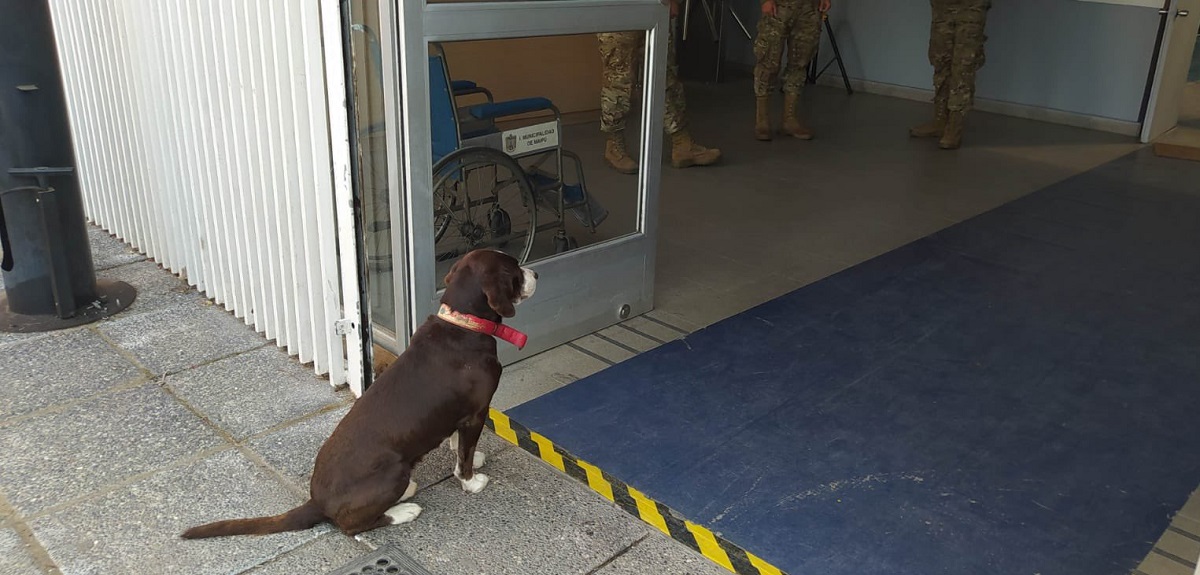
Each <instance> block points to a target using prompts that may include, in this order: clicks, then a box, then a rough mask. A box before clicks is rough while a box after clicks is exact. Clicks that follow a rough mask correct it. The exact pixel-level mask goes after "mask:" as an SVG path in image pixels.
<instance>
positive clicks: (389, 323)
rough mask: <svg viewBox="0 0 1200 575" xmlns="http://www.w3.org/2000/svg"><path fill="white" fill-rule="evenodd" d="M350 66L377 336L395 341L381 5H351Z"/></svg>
mask: <svg viewBox="0 0 1200 575" xmlns="http://www.w3.org/2000/svg"><path fill="white" fill-rule="evenodd" d="M349 11H350V18H349V20H350V30H349V31H348V34H349V38H350V66H351V75H352V78H351V79H352V90H353V93H354V102H353V106H352V107H353V112H354V123H355V126H354V128H355V129H356V134H355V141H356V143H357V150H356V151H357V154H356V156H355V157H354V158H353V160H354V162H355V163H356V164H357V165H356V170H355V173H354V178H355V179H356V182H355V185H356V186H357V188H358V189H359V190H360V191H361V194H362V202H363V219H364V221H363V230H364V234H365V236H366V237H365V244H366V256H367V281H368V284H369V292H368V293H369V297H370V300H371V301H370V306H371V318H372V322H373V323H374V324H375V328H376V329H377V330H383V331H384V332H385V333H386V334H388V335H389V336H391V337H392V338H394V337H395V334H396V309H395V306H396V298H395V291H394V286H393V279H392V268H393V265H395V262H394V260H393V257H392V234H391V217H390V211H389V205H388V165H387V158H388V148H387V128H388V126H387V122H386V120H385V116H384V107H383V106H384V103H383V70H382V68H381V66H382V65H383V56H382V50H381V48H380V43H379V30H380V24H379V12H378V2H377V1H376V0H350V2H349Z"/></svg>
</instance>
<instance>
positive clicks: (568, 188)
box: [529, 170, 608, 228]
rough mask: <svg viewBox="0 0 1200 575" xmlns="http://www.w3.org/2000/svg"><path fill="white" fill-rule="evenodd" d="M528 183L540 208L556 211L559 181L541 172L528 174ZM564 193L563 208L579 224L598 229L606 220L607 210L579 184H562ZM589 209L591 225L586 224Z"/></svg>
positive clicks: (534, 171)
mask: <svg viewBox="0 0 1200 575" xmlns="http://www.w3.org/2000/svg"><path fill="white" fill-rule="evenodd" d="M529 183H530V184H532V185H533V188H534V190H535V195H536V196H537V201H538V203H539V204H541V205H542V207H544V208H546V209H549V210H551V211H554V212H557V211H558V190H559V181H558V180H557V179H555V178H554V177H553V176H551V175H550V174H547V173H546V172H543V171H541V170H533V171H531V172H529ZM561 187H562V189H563V190H564V192H565V197H564V201H563V204H564V207H565V208H566V209H567V210H568V211H570V212H571V213H572V214H574V216H575V219H577V220H579V223H581V224H583V225H585V226H589V227H593V228H595V227H600V224H601V223H603V222H604V220H606V219H608V210H607V209H605V208H604V206H602V205H600V202H598V201H596V198H594V197H593V196H592V195H591V194H588V193H587V191H586V190H584V189H583V186H581V185H579V184H566V183H563V184H562V186H561ZM589 207H590V208H591V216H592V221H591V223H589V222H588V208H589Z"/></svg>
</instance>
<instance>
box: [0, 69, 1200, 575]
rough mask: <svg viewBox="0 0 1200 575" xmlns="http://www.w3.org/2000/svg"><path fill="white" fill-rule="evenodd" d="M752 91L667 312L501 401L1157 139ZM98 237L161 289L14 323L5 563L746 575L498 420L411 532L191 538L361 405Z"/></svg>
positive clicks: (542, 360) (669, 290)
mask: <svg viewBox="0 0 1200 575" xmlns="http://www.w3.org/2000/svg"><path fill="white" fill-rule="evenodd" d="M746 93H748V86H746V85H744V84H727V85H722V86H693V87H691V88H690V90H689V98H690V102H689V103H690V106H691V109H690V116H691V117H692V118H693V119H694V122H695V126H694V131H695V133H696V136H697V139H698V140H700V141H701V142H702V143H705V144H712V145H717V144H718V143H719V145H720V146H721V147H722V148H723V149H724V151H725V154H726V158H725V161H724V163H723V165H722V166H720V167H712V168H705V169H691V170H685V171H675V170H672V169H670V168H666V169H665V173H664V182H663V192H662V201H663V207H662V220H661V222H660V223H661V226H662V238H663V241H662V244H661V246H660V252H659V267H658V277H659V284H658V288H657V291H656V299H657V309H656V310H655V311H654V312H652V313H650V314H648V315H647V316H645V317H639V318H634V319H632V320H629V321H627V322H625V323H624V324H622V325H619V326H614V327H611V328H608V329H606V330H603V331H601V332H599V333H597V334H593V335H589V336H587V337H585V338H581V339H580V340H578V341H575V342H570V343H569V344H566V345H563V346H560V347H558V348H555V349H553V350H551V351H548V352H545V353H543V354H540V355H538V356H535V357H533V358H530V359H528V360H526V361H524V362H521V363H519V364H516V365H513V366H510V367H509V368H507V370H506V372H505V376H504V381H503V383H502V387H501V391H500V392H499V393H498V394H497V397H496V400H495V406H496V407H498V408H501V409H504V408H507V407H511V406H513V405H516V404H518V403H521V402H524V401H528V400H529V399H531V398H533V397H536V396H537V395H540V394H542V393H545V392H547V391H549V390H551V389H554V388H556V387H559V386H561V385H564V384H566V383H568V382H570V381H573V380H574V379H577V378H579V377H583V376H586V375H589V374H591V373H594V372H595V371H597V370H599V369H602V368H603V367H605V366H606V365H608V364H610V363H615V362H617V361H621V360H623V359H626V358H628V357H632V356H633V355H635V354H636V353H638V352H641V351H645V350H646V349H650V348H653V347H654V346H656V345H659V344H661V343H662V342H663V341H668V340H670V339H674V338H677V337H680V335H682V334H683V333H686V332H688V331H691V330H694V329H697V328H699V327H702V326H704V325H707V324H709V323H712V322H714V321H717V320H719V319H721V318H724V317H727V316H729V315H732V314H734V313H737V312H739V311H741V310H743V309H746V308H748V307H751V306H753V305H755V304H757V303H760V302H762V301H765V300H767V299H769V298H771V297H774V296H777V295H780V294H782V293H785V292H787V291H789V290H792V289H795V288H797V287H800V286H802V285H804V284H807V283H809V282H812V281H815V280H817V279H820V278H822V277H825V276H827V275H829V274H831V273H834V272H836V271H838V270H841V269H844V268H846V267H848V266H852V265H854V264H856V263H859V262H861V261H864V260H865V259H868V258H870V257H873V256H875V255H878V254H881V253H884V252H886V251H888V250H890V249H893V248H895V247H897V246H899V245H902V244H904V243H906V242H908V241H911V240H913V239H916V238H919V237H921V236H924V235H926V234H928V233H930V232H933V231H935V230H938V229H941V228H943V227H945V226H948V225H950V224H952V223H954V222H956V221H960V220H962V219H964V218H968V217H971V216H972V215H975V214H978V213H980V212H982V211H985V210H987V209H989V208H992V207H994V206H997V205H1000V204H1002V203H1003V202H1005V201H1008V200H1011V199H1013V198H1015V197H1018V196H1021V195H1023V194H1026V193H1029V192H1032V191H1034V190H1036V189H1039V188H1041V187H1044V186H1046V185H1048V184H1050V183H1053V182H1055V181H1058V180H1061V179H1063V178H1066V177H1069V176H1071V175H1073V174H1076V173H1079V172H1081V171H1083V170H1086V169H1088V168H1091V167H1093V166H1096V165H1098V164H1100V163H1102V162H1104V161H1107V160H1109V159H1112V158H1115V157H1117V156H1119V155H1121V154H1124V153H1127V152H1129V151H1131V150H1133V149H1136V147H1137V145H1136V144H1135V143H1133V142H1132V141H1131V139H1129V138H1123V137H1117V136H1112V135H1108V134H1101V133H1096V132H1089V131H1085V130H1077V129H1071V128H1064V127H1059V126H1051V125H1045V124H1039V123H1036V122H1029V121H1021V120H1013V119H1009V118H1002V117H997V116H988V115H984V114H978V115H976V116H974V117H973V118H972V123H971V125H970V127H969V129H968V133H967V139H966V147H964V148H963V149H961V150H958V151H957V152H943V151H939V150H937V149H936V148H935V146H934V145H933V143H932V142H927V141H913V140H910V139H909V138H908V137H907V135H906V133H905V130H906V128H907V126H908V125H910V124H912V123H914V122H918V121H921V120H923V119H924V116H925V114H926V106H924V105H922V104H919V103H914V102H907V101H902V100H895V99H889V98H882V97H876V96H871V95H868V94H856V95H854V96H852V97H846V96H845V95H844V94H842V93H840V92H838V91H836V90H833V89H829V88H814V89H812V90H811V91H810V93H809V94H808V99H807V100H808V101H807V102H806V105H807V107H808V108H809V109H810V110H812V111H814V112H815V111H820V115H819V116H816V115H814V114H810V117H813V118H814V119H813V120H812V124H813V127H814V128H815V129H816V131H817V139H816V140H814V141H811V142H800V141H784V140H779V141H775V142H771V143H760V142H756V141H753V140H752V139H751V137H750V134H751V120H752V110H751V109H750V107H749V105H748V103H747V104H746V105H730V104H729V102H741V101H747V102H748V98H744V97H743V95H744V94H746ZM577 151H579V152H580V153H581V154H586V153H587V152H586V151H585V150H577ZM586 157H587V156H585V158H586ZM592 157H593V158H594V157H595V156H592ZM585 161H586V160H585ZM593 163H595V162H593ZM598 177H599V176H598ZM93 244H94V246H95V250H96V263H97V267H98V268H101V269H102V270H103V271H101V272H100V275H101V277H105V278H112V279H122V280H125V281H129V282H131V283H133V284H135V285H136V286H137V287H138V289H139V298H138V301H137V303H135V304H134V306H133V308H132V309H130V310H128V311H127V312H125V313H123V314H121V315H120V316H118V317H117V318H114V319H111V320H108V321H105V322H101V323H98V324H94V325H91V326H86V327H81V328H75V329H72V330H66V331H63V332H56V333H52V334H45V335H39V336H13V335H4V334H0V381H3V382H4V388H3V391H0V453H3V456H2V457H3V465H0V573H4V574H7V573H55V572H63V573H122V574H137V573H159V572H163V571H167V570H171V569H175V570H179V571H183V572H187V573H255V574H264V573H285V572H286V573H293V572H309V573H323V572H325V571H327V570H329V569H332V568H334V567H337V566H339V565H341V564H342V563H344V562H346V561H348V560H350V559H352V558H354V557H356V556H359V555H361V554H363V553H366V552H367V551H369V550H370V549H371V548H372V547H373V546H374V545H378V544H380V543H382V542H390V541H394V542H397V543H399V545H400V546H401V547H402V548H403V549H404V550H406V551H407V552H409V553H411V554H412V555H413V556H414V557H416V558H417V559H418V560H419V561H421V562H422V563H424V564H425V565H426V566H427V567H429V568H430V569H431V570H432V571H433V572H435V573H447V574H452V573H479V572H481V571H485V570H486V572H488V573H513V574H517V573H522V574H524V573H581V574H582V573H604V574H610V573H614V574H615V573H650V572H653V573H661V574H663V575H670V574H675V573H679V574H682V573H713V574H715V573H723V572H725V571H723V570H722V569H720V568H718V567H716V566H714V565H712V564H711V563H708V562H707V561H706V560H705V559H703V558H702V557H700V556H699V555H697V554H694V553H692V552H691V551H689V550H687V549H685V548H683V547H682V546H680V545H678V544H676V543H675V542H672V541H670V540H667V539H665V538H664V537H662V536H661V535H660V534H659V533H658V532H657V531H655V530H653V529H651V528H649V527H647V526H646V525H644V524H642V523H641V522H639V521H637V520H635V519H633V518H632V517H630V516H627V515H626V514H624V512H622V511H620V510H619V509H618V508H617V507H615V506H614V505H612V504H610V503H608V502H607V501H605V500H604V499H602V498H601V497H600V496H598V495H596V494H594V493H592V492H591V491H590V490H588V489H587V488H586V487H584V486H582V485H581V484H578V483H575V482H574V481H573V480H571V479H569V478H566V477H565V476H563V475H561V474H559V473H558V472H556V471H553V470H552V469H551V468H550V467H548V466H546V465H544V464H542V463H541V462H539V461H537V460H535V459H534V458H533V457H531V456H529V455H527V454H526V453H524V452H523V451H521V450H519V449H516V448H512V447H509V446H508V445H507V444H506V443H504V442H503V441H501V440H499V439H497V438H496V437H495V436H493V435H491V434H490V433H489V434H488V435H487V436H486V439H485V442H486V443H485V445H486V449H485V450H486V451H487V453H488V455H489V462H488V464H487V466H486V468H485V469H486V470H487V473H489V474H490V475H491V477H492V479H493V482H492V484H490V485H489V487H488V488H487V489H485V490H484V491H483V492H482V493H480V494H478V495H467V494H465V493H463V492H462V490H461V489H460V488H459V487H458V486H457V484H456V483H455V482H453V481H446V479H447V478H449V476H450V468H451V463H450V458H449V452H448V451H446V450H439V451H438V452H437V453H435V454H433V455H431V457H430V459H429V460H428V461H427V462H426V463H425V464H424V465H423V467H422V468H421V470H420V477H419V478H418V479H419V481H420V483H421V485H422V490H421V492H419V493H418V495H417V496H416V502H418V503H420V504H422V505H423V506H424V508H425V512H424V513H423V514H422V516H421V517H420V518H419V519H418V520H417V521H416V522H415V523H413V524H411V525H406V526H399V527H392V528H386V529H382V530H379V531H376V532H372V533H369V534H366V535H365V536H363V537H361V538H360V539H358V540H356V539H351V538H346V537H344V536H342V535H340V534H337V533H333V532H330V531H329V529H328V527H327V526H325V527H321V528H317V529H313V530H308V531H303V532H298V533H290V534H280V535H272V536H265V537H258V538H249V537H248V538H232V539H220V540H210V541H195V542H185V541H182V540H179V539H177V538H176V534H177V533H179V532H180V531H181V530H182V529H183V528H185V527H187V526H189V525H192V524H195V523H198V522H203V521H207V520H212V519H216V518H224V517H230V516H246V515H249V514H264V513H277V512H280V511H282V510H285V509H287V508H288V507H289V506H291V505H294V504H296V503H299V502H300V501H302V498H303V497H304V493H305V488H306V485H307V475H306V474H307V472H308V469H309V466H310V465H311V461H312V458H313V456H314V454H315V451H316V449H317V447H318V446H319V444H320V442H321V441H322V440H323V439H324V438H325V437H326V436H327V435H328V433H329V431H330V430H331V429H332V427H333V425H335V424H336V422H337V420H338V418H339V417H340V416H341V415H342V414H343V413H345V410H346V409H348V406H349V404H350V403H351V401H352V399H351V397H350V396H349V394H348V393H347V392H344V391H343V392H335V391H333V390H332V389H331V388H330V387H329V386H328V384H327V382H325V381H322V380H321V379H319V378H316V377H314V376H312V375H311V372H310V371H309V370H308V368H306V367H303V366H300V365H298V364H297V363H296V362H295V361H294V360H291V359H289V358H288V357H287V356H286V355H285V354H284V353H283V352H282V351H279V350H278V349H276V348H275V347H274V346H273V345H270V344H269V342H267V341H265V340H263V339H262V338H261V337H260V336H258V335H256V334H254V333H253V331H252V330H251V329H250V328H249V327H247V326H245V325H243V324H242V322H240V321H239V320H236V319H235V318H233V317H232V316H231V315H230V314H228V313H226V312H224V311H222V310H220V309H219V308H217V307H215V306H213V305H211V304H210V303H209V302H208V301H207V300H205V299H204V298H203V297H202V296H200V295H199V294H197V293H195V292H194V291H192V290H189V289H188V288H187V287H186V286H185V285H184V284H183V283H182V282H180V281H179V280H177V279H175V278H174V277H172V276H171V275H170V274H168V273H166V272H164V271H162V270H160V269H159V268H158V267H157V266H156V265H155V264H154V263H152V262H148V261H144V258H142V257H141V256H138V255H137V254H133V253H130V252H128V250H126V249H125V248H124V247H123V246H122V245H121V244H119V243H118V242H116V241H115V240H113V239H112V238H109V237H108V236H107V235H105V234H102V233H95V234H93ZM1186 517H1192V519H1193V520H1200V516H1196V515H1195V514H1194V509H1193V514H1192V515H1188V516H1186ZM1186 517H1185V516H1184V515H1182V514H1181V518H1186ZM1164 537H1166V535H1164ZM1175 543H1177V542H1166V543H1164V545H1174V544H1175ZM1152 555H1153V554H1152ZM1160 555H1161V554H1160ZM1151 558H1153V557H1151ZM1148 560H1149V559H1148ZM1152 575H1157V573H1152Z"/></svg>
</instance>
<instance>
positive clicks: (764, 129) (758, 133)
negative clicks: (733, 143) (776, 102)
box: [754, 96, 771, 142]
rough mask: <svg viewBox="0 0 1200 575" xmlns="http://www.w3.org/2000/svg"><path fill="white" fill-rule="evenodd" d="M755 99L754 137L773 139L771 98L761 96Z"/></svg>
mask: <svg viewBox="0 0 1200 575" xmlns="http://www.w3.org/2000/svg"><path fill="white" fill-rule="evenodd" d="M755 101H756V104H755V109H754V139H756V140H762V141H764V142H766V141H769V140H770V139H771V111H770V105H771V98H770V97H769V96H760V97H758V98H756V99H755Z"/></svg>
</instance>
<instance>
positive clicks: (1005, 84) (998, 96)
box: [725, 0, 1160, 122]
mask: <svg viewBox="0 0 1200 575" xmlns="http://www.w3.org/2000/svg"><path fill="white" fill-rule="evenodd" d="M731 1H732V2H733V3H734V9H735V10H736V11H737V13H738V15H739V16H741V18H742V19H743V21H745V22H746V25H747V26H751V31H753V28H752V26H753V25H754V24H755V23H757V21H758V13H759V12H758V0H731ZM929 19H930V14H929V2H928V0H833V10H832V11H831V12H830V22H831V23H832V24H833V26H834V33H835V35H836V36H837V40H838V46H839V47H840V48H841V51H842V57H843V58H844V60H845V62H846V68H847V72H848V73H849V75H850V77H851V78H854V79H858V80H865V81H869V82H878V83H883V84H890V85H894V86H900V87H905V88H917V89H923V90H928V89H931V88H932V75H933V68H932V67H931V66H930V65H929V60H928V57H927V49H928V41H929ZM1159 20H1160V17H1159V15H1158V12H1157V10H1156V9H1154V8H1146V7H1136V6H1120V5H1114V4H1105V3H1096V2H1082V1H1080V0H993V2H992V10H991V12H990V13H989V16H988V24H987V34H988V43H987V64H986V65H985V66H984V68H983V69H982V70H981V71H980V73H979V78H978V84H977V92H976V96H977V98H981V99H988V100H996V101H1000V102H1008V103H1013V104H1021V105H1026V106H1033V107H1037V108H1046V109H1051V110H1058V111H1064V112H1071V113H1075V114H1082V115H1086V116H1093V117H1098V118H1106V119H1111V120H1119V121H1124V122H1137V121H1138V120H1139V115H1140V112H1141V107H1142V100H1143V96H1144V93H1145V88H1146V80H1147V77H1148V75H1149V72H1150V61H1151V58H1152V56H1153V53H1154V49H1155V39H1156V37H1157V34H1158V26H1159ZM728 25H729V26H730V27H729V28H727V29H726V31H725V33H726V38H729V39H731V40H730V42H729V44H728V48H727V52H726V57H727V58H728V59H730V60H733V61H735V62H739V63H743V64H747V65H752V64H753V62H754V57H753V53H752V51H751V49H750V45H749V43H747V42H746V41H745V36H744V35H742V34H741V31H740V30H737V29H736V28H735V27H734V26H733V25H732V23H729V24H728ZM821 50H822V51H823V54H824V55H825V57H822V62H824V61H825V60H826V57H828V56H831V55H832V52H831V51H830V50H829V47H828V44H827V43H823V44H822V48H821ZM837 73H838V72H837V67H836V66H833V67H831V68H829V70H828V71H827V72H826V74H827V75H830V74H832V75H837Z"/></svg>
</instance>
